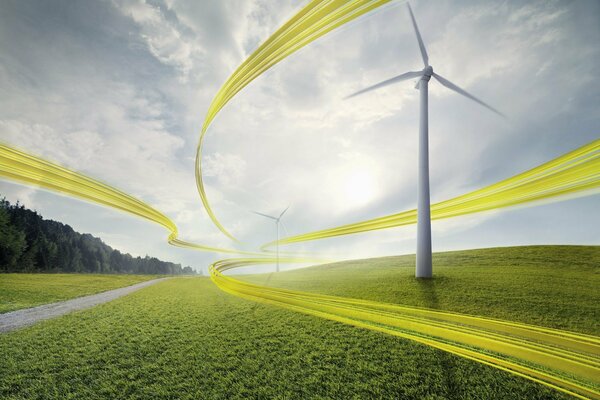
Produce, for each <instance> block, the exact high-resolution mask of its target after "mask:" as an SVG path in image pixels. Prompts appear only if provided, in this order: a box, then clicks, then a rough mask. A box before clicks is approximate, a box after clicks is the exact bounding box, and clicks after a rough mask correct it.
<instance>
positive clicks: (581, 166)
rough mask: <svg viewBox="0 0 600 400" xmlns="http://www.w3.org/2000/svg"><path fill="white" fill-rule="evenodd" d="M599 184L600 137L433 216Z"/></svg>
mask: <svg viewBox="0 0 600 400" xmlns="http://www.w3.org/2000/svg"><path fill="white" fill-rule="evenodd" d="M598 188H600V139H598V140H594V141H592V142H591V143H589V144H587V145H585V146H582V147H580V148H578V149H576V150H574V151H571V152H569V153H567V154H564V155H562V156H560V157H558V158H555V159H554V160H552V161H549V162H547V163H545V164H542V165H540V166H537V167H535V168H533V169H530V170H529V171H525V172H523V173H520V174H518V175H515V176H513V177H511V178H508V179H505V180H503V181H500V182H498V183H495V184H493V185H490V186H486V187H484V188H482V189H478V190H475V191H473V192H470V193H467V194H464V195H462V196H458V197H455V198H453V199H450V200H446V201H442V202H440V203H436V204H433V205H432V206H431V218H432V219H443V218H450V217H456V216H459V215H466V214H472V213H477V212H482V211H488V210H494V209H498V208H502V207H509V206H515V205H519V204H523V203H527V202H531V201H538V200H545V199H550V198H553V197H556V196H560V195H565V194H572V193H576V192H580V193H583V192H584V191H586V190H590V189H598ZM416 221H417V211H416V210H408V211H404V212H401V213H397V214H392V215H387V216H384V217H379V218H374V219H370V220H367V221H361V222H356V223H353V224H348V225H343V226H339V227H335V228H330V229H324V230H320V231H315V232H309V233H304V234H301V235H296V236H291V237H287V238H283V239H281V240H279V244H280V245H284V244H291V243H298V242H306V241H310V240H317V239H324V238H329V237H335V236H342V235H351V234H355V233H361V232H367V231H372V230H378V229H387V228H394V227H398V226H403V225H410V224H414V223H416ZM275 244H276V242H270V243H267V244H265V245H264V246H262V249H265V248H267V247H270V246H274V245H275Z"/></svg>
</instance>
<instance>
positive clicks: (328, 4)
mask: <svg viewBox="0 0 600 400" xmlns="http://www.w3.org/2000/svg"><path fill="white" fill-rule="evenodd" d="M389 1H390V0H312V1H311V2H309V3H308V4H307V5H306V6H305V7H304V8H302V10H300V11H299V12H298V13H297V14H296V15H294V16H293V17H292V18H291V19H290V20H289V21H287V22H286V23H285V24H284V25H283V26H282V27H281V28H279V29H278V30H277V31H276V32H275V33H273V35H271V37H269V38H268V39H267V40H266V41H265V42H264V43H263V44H262V45H261V46H260V47H259V48H258V49H256V50H255V51H254V52H253V53H252V54H251V55H250V56H249V57H248V58H247V59H246V60H245V61H244V62H243V63H242V64H241V65H240V66H239V67H238V68H237V69H236V70H235V72H234V73H233V74H232V75H231V76H230V77H229V78H228V79H227V81H226V82H225V83H224V84H223V86H222V87H221V88H220V89H219V91H218V92H217V94H216V95H215V97H214V99H213V101H212V102H211V104H210V107H209V109H208V112H207V114H206V118H205V120H204V124H203V125H202V132H201V134H200V139H199V141H198V146H197V148H196V187H197V189H198V193H199V195H200V199H201V200H202V204H204V208H205V209H206V212H207V213H208V215H209V216H210V219H211V220H212V221H213V223H214V224H215V225H216V226H217V227H218V228H219V229H220V230H221V232H223V233H224V234H225V235H227V236H228V237H229V238H231V239H233V240H236V239H235V238H234V237H233V236H232V235H231V234H230V233H229V232H228V231H227V229H225V227H224V226H223V225H222V224H221V222H219V220H218V219H217V217H216V215H215V213H214V212H213V210H212V208H211V206H210V203H209V202H208V198H207V197H206V191H205V189H204V181H203V180H202V145H203V143H204V136H205V135H206V131H207V130H208V127H209V126H210V124H211V122H212V121H213V120H214V118H215V117H216V116H217V114H218V113H219V111H221V109H222V108H223V107H225V105H226V104H227V103H228V102H229V100H231V99H232V98H233V96H235V95H236V94H237V93H238V92H239V91H240V90H242V89H243V88H244V87H246V86H247V85H248V84H249V83H250V82H252V81H253V80H254V79H256V78H257V77H258V76H260V75H261V74H262V73H263V72H265V71H266V70H268V69H269V68H271V67H272V66H274V65H275V64H277V63H278V62H280V61H281V60H283V59H284V58H286V57H287V56H289V55H290V54H292V53H294V52H296V51H297V50H299V49H301V48H302V47H304V46H306V45H307V44H309V43H311V42H313V41H314V40H316V39H318V38H320V37H321V36H323V35H325V34H326V33H328V32H330V31H332V30H334V29H335V28H337V27H339V26H341V25H343V24H345V23H347V22H349V21H352V20H354V19H355V18H357V17H360V16H361V15H364V14H366V13H368V12H369V11H372V10H373V9H375V8H377V7H379V6H382V5H384V4H386V3H388V2H389Z"/></svg>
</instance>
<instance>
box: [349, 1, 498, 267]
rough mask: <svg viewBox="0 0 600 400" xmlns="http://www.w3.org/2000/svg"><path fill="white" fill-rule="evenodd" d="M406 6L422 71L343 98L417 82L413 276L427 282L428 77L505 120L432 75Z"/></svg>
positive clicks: (465, 93)
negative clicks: (419, 108)
mask: <svg viewBox="0 0 600 400" xmlns="http://www.w3.org/2000/svg"><path fill="white" fill-rule="evenodd" d="M406 5H407V6H408V12H409V13H410V18H411V20H412V24H413V27H414V28H415V34H416V36H417V41H418V43H419V49H420V50H421V56H422V58H423V65H424V68H423V70H422V71H411V72H406V73H404V74H400V75H398V76H395V77H393V78H391V79H388V80H385V81H383V82H380V83H378V84H376V85H373V86H369V87H367V88H365V89H362V90H360V91H358V92H356V93H354V94H352V95H350V96H348V97H347V98H350V97H354V96H358V95H359V94H363V93H366V92H370V91H371V90H375V89H379V88H382V87H384V86H388V85H391V84H393V83H396V82H402V81H405V80H408V79H412V78H419V82H418V83H417V86H416V87H415V88H418V89H419V91H420V97H421V101H420V103H421V110H420V124H419V183H418V194H417V265H416V271H415V276H416V277H417V278H431V277H432V272H433V270H432V265H431V211H430V199H429V138H428V136H429V132H428V131H429V127H428V110H427V104H428V86H429V80H430V79H431V77H434V78H435V79H437V81H438V82H439V83H441V84H442V85H443V86H445V87H447V88H448V89H450V90H453V91H455V92H457V93H459V94H462V95H463V96H465V97H467V98H469V99H471V100H473V101H475V102H476V103H479V104H480V105H482V106H484V107H485V108H487V109H489V110H491V111H493V112H495V113H496V114H498V115H500V116H502V117H505V116H504V115H503V114H502V113H500V112H499V111H498V110H496V109H495V108H493V107H491V106H490V105H488V104H486V103H484V102H483V101H481V100H479V99H478V98H476V97H475V96H473V95H472V94H470V93H468V92H467V91H466V90H464V89H461V88H460V87H458V86H457V85H455V84H454V83H452V82H450V81H449V80H447V79H446V78H444V77H442V76H440V75H438V74H436V73H435V72H433V67H432V66H431V65H429V56H428V55H427V50H426V49H425V44H424V43H423V39H422V38H421V33H420V32H419V28H418V27H417V21H416V20H415V16H414V15H413V12H412V9H411V8H410V4H408V3H406Z"/></svg>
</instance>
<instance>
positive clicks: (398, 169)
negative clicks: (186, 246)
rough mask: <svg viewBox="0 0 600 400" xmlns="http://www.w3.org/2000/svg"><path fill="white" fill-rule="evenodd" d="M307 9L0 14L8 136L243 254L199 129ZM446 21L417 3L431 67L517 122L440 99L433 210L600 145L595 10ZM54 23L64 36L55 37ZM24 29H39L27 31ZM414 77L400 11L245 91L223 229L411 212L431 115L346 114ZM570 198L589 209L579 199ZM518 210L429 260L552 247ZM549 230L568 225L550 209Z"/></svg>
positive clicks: (380, 246)
mask: <svg viewBox="0 0 600 400" xmlns="http://www.w3.org/2000/svg"><path fill="white" fill-rule="evenodd" d="M303 4H304V3H303ZM303 4H299V3H297V2H294V1H291V0H286V1H277V2H273V1H270V0H253V1H247V0H229V1H214V2H205V1H188V0H169V1H167V2H161V1H159V0H157V1H152V2H150V1H148V2H146V1H142V0H139V1H138V0H115V1H114V2H113V3H102V2H98V3H94V4H92V5H90V6H89V7H99V8H102V10H103V12H104V14H103V15H106V20H104V21H103V23H102V24H97V23H96V22H97V21H96V20H95V18H97V17H96V15H97V13H94V12H92V11H94V10H91V11H89V13H86V12H84V11H81V10H80V9H77V8H66V9H63V8H61V7H57V10H56V12H57V14H56V15H54V16H53V18H47V16H45V15H39V14H36V13H35V10H29V9H27V8H26V7H20V6H19V4H16V5H15V6H14V7H13V8H10V7H9V6H8V5H6V4H3V5H0V9H3V8H4V9H6V12H0V52H1V53H2V54H3V61H2V63H1V64H0V91H2V93H3V94H4V96H2V98H0V135H1V139H2V141H5V142H8V143H11V144H15V145H18V146H20V147H23V148H24V149H26V150H29V151H31V152H34V153H38V154H41V155H43V156H45V157H47V158H49V159H51V160H55V161H57V162H60V163H62V164H65V165H68V166H69V167H72V168H74V169H77V170H80V171H83V172H85V173H87V174H89V175H91V176H93V177H96V178H98V179H101V180H103V181H105V182H107V183H110V184H111V185H114V186H116V187H118V188H120V189H123V190H125V191H127V192H129V193H132V194H134V195H136V196H139V197H141V198H142V199H143V200H145V201H147V202H149V203H150V204H152V205H153V206H155V207H157V208H159V209H160V210H162V211H163V212H165V213H167V214H168V215H169V216H170V217H172V218H173V219H174V220H175V221H176V222H177V224H178V225H179V228H180V232H181V234H182V236H183V237H184V238H186V239H190V240H198V241H200V242H206V243H209V244H215V245H220V246H223V247H228V246H231V245H232V244H231V243H230V242H229V241H228V240H227V239H226V238H225V237H224V236H222V235H221V234H220V233H219V231H218V230H217V229H216V228H215V227H214V226H213V225H212V223H211V222H210V221H209V219H208V217H207V216H206V213H205V212H204V210H203V209H202V205H201V203H200V201H199V197H198V194H197V192H196V188H195V181H194V153H195V146H196V144H197V140H198V135H199V133H200V126H201V124H202V121H203V117H204V115H205V112H206V110H207V108H208V105H209V104H210V101H211V100H212V97H213V96H214V95H215V93H216V92H217V90H218V88H219V86H220V85H221V84H222V83H223V82H224V81H225V79H226V78H227V77H228V76H229V74H230V73H231V72H233V70H234V69H235V68H236V67H237V66H238V65H239V64H240V63H241V62H242V61H243V59H244V58H245V57H246V56H247V55H248V54H249V53H250V52H251V51H252V50H253V49H254V48H255V47H256V46H258V45H259V44H260V43H261V42H262V41H264V40H265V39H266V38H267V37H268V36H269V35H270V33H272V32H273V31H274V30H275V29H277V28H278V27H279V26H280V25H281V24H282V23H283V22H285V20H286V19H287V18H289V17H290V16H291V15H293V13H294V12H295V11H296V10H297V9H298V8H299V7H301V6H302V5H303ZM436 4H437V5H436V7H432V6H431V4H430V3H427V2H417V3H415V4H413V6H414V10H415V14H416V17H417V20H418V22H419V25H420V27H421V31H422V33H423V36H424V39H425V42H426V45H427V48H428V51H429V56H430V59H431V62H432V65H433V66H434V68H435V69H436V71H437V72H439V73H440V74H442V75H443V76H445V77H447V78H448V79H450V80H452V81H453V82H455V83H457V84H458V85H460V86H462V87H464V88H465V89H466V90H468V91H470V92H473V93H474V94H475V95H477V96H479V97H481V98H482V99H484V100H485V101H487V102H489V103H490V104H492V105H494V106H496V107H498V108H499V109H501V110H502V111H505V112H506V113H507V114H509V115H510V117H511V120H510V122H509V123H505V122H502V121H500V120H498V119H496V117H495V116H494V115H493V114H491V113H488V112H487V111H486V110H484V109H481V108H479V106H478V105H476V104H475V103H472V102H470V101H469V100H467V99H464V98H461V97H460V96H458V95H456V94H455V93H453V92H451V91H448V90H447V89H445V88H443V87H441V86H440V85H438V84H436V83H435V82H433V83H432V84H431V97H430V113H431V114H430V154H431V179H432V180H431V182H432V198H433V200H434V201H437V200H443V199H446V198H448V197H452V196H455V195H458V194H461V193H463V192H465V191H468V190H473V189H476V188H478V187H480V186H483V185H486V184H489V183H492V182H494V181H496V180H498V179H501V178H505V177H508V176H510V175H512V174H514V173H517V172H520V171H522V170H523V169H525V168H528V167H531V166H533V165H536V164H538V163H540V162H543V161H545V160H548V159H550V158H552V157H554V156H556V155H559V154H561V153H564V152H565V151H568V150H571V149H572V148H574V147H577V146H579V145H582V144H584V143H586V142H589V141H590V140H592V139H593V138H595V136H594V135H596V136H597V134H596V133H594V132H596V131H595V130H594V129H595V128H596V127H597V126H598V119H599V118H600V112H599V111H598V110H597V107H595V104H597V101H595V99H598V98H599V94H600V88H599V85H598V83H597V82H598V81H597V80H596V77H597V75H598V74H599V73H600V71H599V67H598V66H597V65H598V63H596V62H595V60H597V59H598V57H599V56H600V51H599V50H598V46H597V42H598V41H599V40H600V30H599V28H598V26H597V21H595V20H594V18H593V16H594V13H595V12H596V13H597V7H596V8H595V6H593V5H591V3H588V4H586V3H583V2H581V3H561V2H546V1H530V2H526V3H523V2H503V3H498V2H494V1H487V2H478V3H469V2H466V3H464V2H461V1H455V0H443V1H439V2H438V3H436ZM11 7H12V6H11ZM0 11H2V10H0ZM28 13H33V14H28ZM71 13H72V14H71ZM77 13H79V14H77ZM596 19H597V18H596ZM55 20H56V21H60V22H61V23H60V24H50V23H49V21H55ZM32 21H33V22H32ZM74 21H76V22H77V24H74ZM20 24H25V25H24V26H27V27H28V29H27V31H26V32H24V33H23V34H16V33H15V32H20V31H19V29H21V28H20V26H21V25H20ZM420 65H421V62H420V60H419V53H418V48H417V46H416V42H415V38H414V32H413V31H412V27H411V25H410V20H409V18H408V14H407V12H406V10H405V7H404V6H402V5H400V6H398V7H394V8H388V9H386V10H384V11H382V12H380V13H377V14H374V15H373V16H371V17H369V18H361V19H360V20H358V21H356V22H354V23H352V24H351V25H350V26H348V27H346V28H344V29H343V30H340V31H335V32H332V33H331V34H329V35H326V36H325V37H323V38H321V39H319V40H318V41H317V42H315V43H313V44H311V45H310V46H307V47H306V48H304V49H303V50H302V51H300V52H298V53H296V54H294V55H292V56H291V57H289V58H288V59H286V60H285V61H283V62H282V63H280V64H279V65H277V66H275V67H274V68H273V69H272V70H270V71H268V72H267V73H265V74H264V75H263V76H261V77H259V78H258V79H257V80H256V81H254V82H253V83H251V84H250V85H249V86H248V87H246V88H245V89H244V90H243V91H242V92H240V93H239V94H238V95H237V96H236V98H235V99H233V100H232V101H231V102H230V103H229V104H228V105H227V106H226V107H225V109H224V110H223V111H222V112H221V113H220V115H219V116H218V118H217V119H216V120H215V121H214V123H213V125H212V126H211V128H210V130H209V132H208V134H207V135H206V141H205V144H204V149H205V153H204V161H203V167H204V177H205V181H206V183H207V192H208V195H209V200H210V202H211V204H212V205H213V207H214V209H215V212H216V214H217V216H218V217H219V219H220V220H221V221H222V222H223V224H224V225H225V226H226V227H227V228H228V229H230V230H232V231H233V232H235V234H236V235H239V236H240V238H241V239H243V240H244V241H246V242H247V243H249V244H248V247H251V245H259V244H261V243H263V242H265V241H267V240H271V239H272V236H273V229H272V226H271V225H270V224H266V223H265V221H263V220H262V219H260V218H255V216H254V215H252V214H251V213H249V212H248V211H249V210H259V211H261V210H262V211H263V212H278V210H281V209H283V208H284V207H286V206H287V205H289V204H291V208H290V211H289V212H288V214H287V215H286V220H285V224H286V227H287V229H288V230H289V231H290V234H295V233H301V232H305V231H309V230H313V229H320V228H327V227H332V226H336V225H339V224H344V223H350V222H354V221H358V220H362V219H366V218H374V217H377V216H381V215H385V214H389V213H393V212H398V211H402V210H404V209H408V208H412V207H414V205H415V203H416V170H417V169H416V153H417V132H418V110H419V109H418V91H416V90H414V89H413V86H414V82H410V81H409V82H404V83H402V84H398V85H395V86H390V87H387V88H385V89H383V90H380V91H377V92H373V93H370V94H368V95H364V96H360V97H356V98H353V99H350V100H344V98H345V97H346V96H347V95H348V94H350V93H353V92H355V91H356V90H358V89H361V88H363V87H365V86H368V85H371V84H374V83H376V82H379V81H382V80H384V79H387V78H390V77H392V76H394V75H398V74H400V73H402V72H405V71H409V70H414V69H417V68H419V66H420ZM583 89H585V90H583ZM4 190H5V189H4V188H3V191H4ZM6 191H10V193H11V196H13V198H19V197H20V198H22V199H23V201H25V202H28V203H31V204H34V205H35V206H36V207H39V209H40V211H42V213H43V214H44V215H48V216H54V217H55V218H57V219H61V220H65V222H68V223H72V224H74V225H75V227H76V228H77V226H79V227H81V229H89V230H91V231H92V233H94V229H96V234H101V235H105V236H106V237H107V238H108V239H109V240H110V241H111V244H113V245H115V246H117V247H119V246H120V245H122V246H123V248H125V249H129V250H130V251H133V252H136V253H138V254H144V253H149V254H157V255H160V256H163V257H165V258H170V259H173V260H180V261H181V262H183V263H185V264H194V265H196V266H200V265H204V264H206V263H207V262H208V261H210V260H212V259H213V258H214V257H217V256H213V255H207V254H203V253H197V252H191V251H189V252H188V251H184V250H181V249H176V248H171V247H169V246H167V245H166V244H164V232H163V231H162V230H161V229H159V228H157V229H156V230H155V231H154V230H152V229H147V225H145V224H146V223H140V224H139V226H138V225H136V223H134V222H132V219H128V218H126V217H123V216H122V215H121V214H111V213H112V211H107V212H106V213H100V212H99V211H98V208H94V207H92V206H86V205H81V210H80V211H72V215H71V214H70V213H69V212H67V211H65V210H64V208H62V206H61V205H63V204H70V205H71V203H68V201H67V200H65V199H64V198H57V197H52V196H51V195H47V194H44V195H40V196H37V195H35V194H32V193H37V192H31V191H22V190H21V191H17V190H16V189H15V188H14V187H12V186H11V187H10V188H8V189H6ZM573 201H578V202H582V203H578V204H580V205H582V206H581V207H580V208H581V209H585V205H586V204H587V203H586V201H587V200H586V199H578V200H573ZM28 205H29V204H28ZM555 206H556V207H557V208H556V209H555V208H552V210H559V211H560V212H559V214H562V215H568V214H570V213H571V214H572V213H574V212H575V211H573V210H572V206H571V205H569V204H566V203H565V205H564V206H561V205H560V204H557V205H555ZM85 207H88V208H87V209H86V208H85ZM553 207H554V206H553ZM561 207H562V208H561ZM71 208H72V209H73V210H75V208H76V206H72V207H71ZM78 210H79V209H78ZM84 210H93V212H92V211H89V212H85V211H84ZM548 210H550V208H548ZM519 212H522V213H523V214H519V215H521V216H522V218H521V220H522V223H521V222H515V221H512V222H502V221H505V220H506V221H511V219H510V218H509V217H507V216H510V215H512V214H510V212H507V213H501V214H498V215H496V214H493V215H489V216H488V215H486V216H484V217H477V216H473V219H467V218H461V219H457V220H455V221H448V222H443V223H439V224H438V223H436V224H434V232H435V233H436V235H435V238H434V246H436V248H437V249H444V248H456V247H457V246H460V244H461V243H464V247H469V246H470V245H471V244H473V245H485V244H486V243H487V244H488V245H494V244H501V243H497V240H498V237H499V236H498V235H499V234H496V233H495V232H503V233H504V235H505V236H506V237H509V236H510V237H511V238H512V237H515V236H511V233H514V230H515V229H516V227H518V228H519V229H520V230H522V231H523V232H529V233H530V236H534V235H535V236H536V237H538V238H555V237H556V236H553V235H551V232H550V231H548V230H547V229H542V228H540V227H539V226H538V227H536V226H534V225H533V224H529V226H528V225H527V216H530V217H531V216H532V215H534V213H533V212H532V211H531V210H522V211H521V210H519ZM539 212H540V213H541V212H542V211H539ZM545 216H546V218H547V220H548V221H558V220H559V219H560V216H559V215H558V214H555V211H553V213H550V212H548V215H545ZM111 218H113V219H111ZM531 218H533V217H531ZM536 218H538V217H536ZM539 218H540V219H541V218H542V217H539ZM107 219H110V221H111V223H110V224H107V223H106V222H105V221H106V220H107ZM592 222H593V221H592ZM599 223H600V222H599ZM580 225H582V224H580ZM581 230H582V229H581V227H574V226H571V227H569V226H566V227H561V231H562V232H563V233H562V235H563V237H567V236H569V240H571V239H570V238H573V237H579V238H581V237H582V235H583V234H581V233H579V232H580V231H581ZM583 231H585V229H583ZM146 232H147V233H146ZM145 235H148V237H147V239H146V238H143V237H145ZM525 236H526V235H525V233H523V236H522V237H525ZM486 240H487V242H486ZM506 240H508V239H506ZM540 240H542V239H540ZM413 247H414V228H412V227H405V228H398V229H393V230H390V231H387V232H384V231H382V232H373V233H367V234H364V235H357V236H351V237H350V236H349V237H342V238H337V239H331V240H326V241H323V242H314V243H307V244H301V245H297V246H293V247H289V249H290V250H291V249H316V250H322V251H329V252H335V253H337V254H340V255H342V256H348V257H350V256H357V255H360V256H369V255H376V254H394V253H402V252H410V251H412V249H413Z"/></svg>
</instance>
